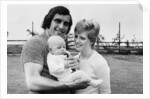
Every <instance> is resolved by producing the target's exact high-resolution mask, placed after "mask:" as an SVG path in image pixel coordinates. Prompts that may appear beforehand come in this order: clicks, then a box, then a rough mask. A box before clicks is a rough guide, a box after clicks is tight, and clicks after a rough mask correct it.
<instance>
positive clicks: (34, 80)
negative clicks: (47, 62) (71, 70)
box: [24, 62, 69, 93]
mask: <svg viewBox="0 0 150 99" xmlns="http://www.w3.org/2000/svg"><path fill="white" fill-rule="evenodd" d="M42 69H43V66H42V65H40V64H37V63H32V62H29V63H25V64H24V71H25V76H26V82H27V86H28V89H29V90H30V91H35V92H43V93H53V92H57V91H60V90H67V89H69V88H68V87H67V86H66V85H65V84H63V83H62V82H58V81H55V80H53V79H49V78H46V77H43V76H41V75H40V73H41V71H42Z"/></svg>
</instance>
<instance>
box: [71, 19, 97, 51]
mask: <svg viewBox="0 0 150 99" xmlns="http://www.w3.org/2000/svg"><path fill="white" fill-rule="evenodd" d="M99 31H100V25H99V23H98V22H96V21H94V20H85V19H83V20H80V21H79V22H77V24H76V26H75V29H74V32H75V35H77V34H80V33H82V32H86V33H87V37H88V39H89V40H90V41H91V42H92V46H91V47H92V48H93V47H94V44H95V42H96V39H97V37H98V35H99Z"/></svg>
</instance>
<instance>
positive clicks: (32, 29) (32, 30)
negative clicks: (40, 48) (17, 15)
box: [31, 21, 34, 36]
mask: <svg viewBox="0 0 150 99" xmlns="http://www.w3.org/2000/svg"><path fill="white" fill-rule="evenodd" d="M33 29H34V23H33V21H32V33H31V34H32V36H34V33H33Z"/></svg>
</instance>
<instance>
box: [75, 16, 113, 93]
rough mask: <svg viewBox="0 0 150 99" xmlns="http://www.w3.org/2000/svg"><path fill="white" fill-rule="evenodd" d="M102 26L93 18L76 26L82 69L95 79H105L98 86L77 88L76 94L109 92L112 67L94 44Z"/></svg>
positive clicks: (76, 38)
mask: <svg viewBox="0 0 150 99" xmlns="http://www.w3.org/2000/svg"><path fill="white" fill-rule="evenodd" d="M99 29H100V26H99V24H98V23H97V22H94V21H93V20H85V19H83V20H81V21H79V22H77V24H76V26H75V42H76V49H77V51H79V52H80V54H79V55H78V57H79V58H80V69H81V70H83V71H84V72H86V73H87V74H88V75H89V76H91V77H92V78H93V79H103V83H102V84H101V85H99V86H98V87H96V88H93V87H91V86H88V87H87V88H86V89H81V90H77V91H76V94H109V93H111V88H110V68H109V66H108V64H107V62H106V60H105V59H104V57H103V56H101V55H100V54H99V53H97V52H96V51H95V50H94V44H95V41H96V38H97V37H98V34H99Z"/></svg>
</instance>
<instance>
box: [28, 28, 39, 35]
mask: <svg viewBox="0 0 150 99" xmlns="http://www.w3.org/2000/svg"><path fill="white" fill-rule="evenodd" d="M27 32H29V34H30V35H32V36H35V35H38V33H35V32H33V31H31V30H29V29H27Z"/></svg>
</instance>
